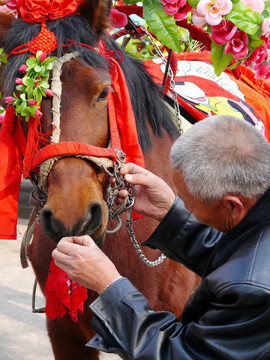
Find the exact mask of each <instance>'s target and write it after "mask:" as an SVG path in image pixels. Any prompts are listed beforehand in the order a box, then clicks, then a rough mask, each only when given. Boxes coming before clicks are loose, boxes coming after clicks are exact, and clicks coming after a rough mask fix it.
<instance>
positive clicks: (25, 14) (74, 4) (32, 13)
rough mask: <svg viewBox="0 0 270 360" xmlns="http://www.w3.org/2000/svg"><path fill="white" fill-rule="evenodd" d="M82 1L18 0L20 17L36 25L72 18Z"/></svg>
mask: <svg viewBox="0 0 270 360" xmlns="http://www.w3.org/2000/svg"><path fill="white" fill-rule="evenodd" d="M81 1H82V0H36V1H34V0H18V3H17V9H18V17H19V18H22V19H23V20H24V21H26V22H29V23H32V24H36V23H40V22H43V21H47V20H50V21H53V20H55V19H60V18H63V17H65V16H70V15H72V14H74V13H75V12H76V11H77V8H78V5H79V4H80V2H81Z"/></svg>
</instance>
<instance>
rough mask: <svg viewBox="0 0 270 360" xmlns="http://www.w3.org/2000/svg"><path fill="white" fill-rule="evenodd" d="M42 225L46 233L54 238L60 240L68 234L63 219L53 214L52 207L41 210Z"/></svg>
mask: <svg viewBox="0 0 270 360" xmlns="http://www.w3.org/2000/svg"><path fill="white" fill-rule="evenodd" d="M41 225H42V227H43V230H44V231H45V233H46V234H47V235H48V236H50V237H51V238H53V239H54V240H57V241H58V240H60V239H61V238H62V237H63V236H66V235H67V230H66V228H65V226H64V225H63V224H62V222H61V221H59V220H57V219H56V218H55V217H54V216H53V212H52V210H51V209H50V208H46V207H45V208H44V209H43V210H42V212H41Z"/></svg>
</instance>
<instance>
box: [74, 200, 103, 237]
mask: <svg viewBox="0 0 270 360" xmlns="http://www.w3.org/2000/svg"><path fill="white" fill-rule="evenodd" d="M101 222H102V207H101V205H100V204H98V203H94V204H91V205H90V206H89V208H88V211H87V214H86V216H85V217H84V219H83V220H81V221H79V223H78V224H77V225H76V228H77V232H78V233H80V234H81V235H83V234H88V235H93V234H94V233H95V232H96V231H97V230H98V229H99V228H100V226H101Z"/></svg>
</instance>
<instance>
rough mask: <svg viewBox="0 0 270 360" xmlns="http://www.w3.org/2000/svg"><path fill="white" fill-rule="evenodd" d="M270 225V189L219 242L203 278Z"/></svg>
mask: <svg viewBox="0 0 270 360" xmlns="http://www.w3.org/2000/svg"><path fill="white" fill-rule="evenodd" d="M269 223H270V189H268V190H267V191H266V193H265V194H264V195H263V196H262V197H261V198H260V199H259V200H258V201H257V203H256V204H255V205H254V206H253V207H252V208H251V209H250V210H249V212H248V213H247V215H246V216H245V217H244V219H243V220H242V221H241V222H240V223H239V224H238V225H236V227H234V228H233V229H232V230H230V231H229V232H228V233H226V234H224V236H223V237H222V238H221V239H220V240H219V241H218V242H217V244H216V245H215V248H214V250H213V253H212V256H211V258H210V260H209V263H208V266H207V268H206V270H205V273H204V275H203V278H205V277H206V276H207V275H208V274H210V273H211V272H212V271H213V270H215V269H216V268H218V267H219V266H221V265H223V264H224V263H225V262H226V261H227V260H228V259H229V258H230V257H231V256H232V254H233V253H234V252H235V251H236V250H237V249H238V248H239V247H240V246H241V245H242V244H243V243H244V242H246V241H247V240H248V239H249V238H250V237H251V236H253V235H254V234H256V233H258V232H260V231H261V230H262V229H263V228H264V227H265V226H266V225H267V224H269Z"/></svg>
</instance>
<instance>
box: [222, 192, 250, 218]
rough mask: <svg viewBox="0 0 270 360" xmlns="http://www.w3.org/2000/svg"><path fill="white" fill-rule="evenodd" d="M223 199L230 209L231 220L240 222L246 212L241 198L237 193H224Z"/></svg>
mask: <svg viewBox="0 0 270 360" xmlns="http://www.w3.org/2000/svg"><path fill="white" fill-rule="evenodd" d="M223 201H224V205H225V207H226V208H227V209H228V210H229V211H230V214H231V217H232V220H233V221H234V222H236V223H238V222H240V221H241V220H242V219H243V217H244V216H245V215H246V213H247V211H246V209H245V204H244V201H243V199H242V198H241V197H240V196H238V195H225V196H224V197H223Z"/></svg>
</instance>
